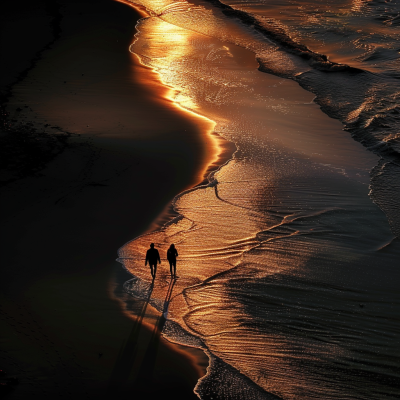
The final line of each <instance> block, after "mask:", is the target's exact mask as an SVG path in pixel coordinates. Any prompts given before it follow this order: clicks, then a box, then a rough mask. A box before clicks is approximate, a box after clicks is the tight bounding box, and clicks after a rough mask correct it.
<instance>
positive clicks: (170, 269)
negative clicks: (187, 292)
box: [169, 261, 172, 276]
mask: <svg viewBox="0 0 400 400" xmlns="http://www.w3.org/2000/svg"><path fill="white" fill-rule="evenodd" d="M169 272H171V276H172V261H170V262H169Z"/></svg>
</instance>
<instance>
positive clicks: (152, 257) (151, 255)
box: [144, 243, 161, 280]
mask: <svg viewBox="0 0 400 400" xmlns="http://www.w3.org/2000/svg"><path fill="white" fill-rule="evenodd" d="M157 262H158V263H160V264H161V260H160V254H159V252H158V250H157V249H155V248H154V243H152V244H151V245H150V248H149V249H148V250H147V253H146V262H145V264H144V265H147V263H149V265H150V269H151V276H152V277H153V280H154V279H155V278H156V273H157Z"/></svg>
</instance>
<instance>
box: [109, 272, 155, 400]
mask: <svg viewBox="0 0 400 400" xmlns="http://www.w3.org/2000/svg"><path fill="white" fill-rule="evenodd" d="M153 289H154V278H153V281H152V282H151V284H150V286H149V289H148V294H147V298H146V299H145V301H144V303H143V305H142V308H141V310H140V312H139V314H138V316H137V318H136V320H135V322H134V323H133V326H132V330H131V332H130V334H129V336H128V339H127V340H126V342H125V343H124V344H123V345H122V346H121V349H120V352H119V355H118V358H117V361H116V363H115V366H114V368H113V371H112V373H111V377H110V381H109V385H108V392H109V393H110V395H111V394H113V395H115V393H116V392H118V390H122V389H123V387H124V385H125V383H126V382H127V380H128V378H129V375H130V373H131V371H132V367H133V364H134V362H135V358H136V355H137V352H138V339H139V334H140V328H141V327H142V322H143V318H144V316H145V315H146V310H147V306H148V305H149V302H150V299H151V295H152V293H153Z"/></svg>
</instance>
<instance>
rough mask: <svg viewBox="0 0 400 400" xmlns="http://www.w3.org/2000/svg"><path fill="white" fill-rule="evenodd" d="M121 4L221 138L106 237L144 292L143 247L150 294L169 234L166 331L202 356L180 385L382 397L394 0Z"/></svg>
mask: <svg viewBox="0 0 400 400" xmlns="http://www.w3.org/2000/svg"><path fill="white" fill-rule="evenodd" d="M134 4H138V5H142V6H144V7H145V8H146V9H147V10H148V13H149V15H150V17H148V18H144V19H142V20H141V21H140V22H139V24H138V27H137V29H138V33H137V35H136V41H135V43H134V44H133V45H132V46H131V51H132V52H133V53H135V54H137V55H138V57H139V58H140V60H141V62H142V63H143V64H145V65H147V66H149V67H151V68H153V69H155V70H156V71H157V72H158V73H159V74H160V77H161V79H162V80H163V82H164V83H165V84H167V85H169V86H171V87H172V88H174V89H175V90H176V96H175V101H176V102H178V103H179V104H180V105H181V106H182V107H184V108H186V109H188V110H191V111H193V112H196V113H198V114H200V115H203V116H205V117H207V118H208V119H210V120H212V121H214V122H215V123H216V125H215V132H216V133H217V134H219V135H220V136H222V137H223V138H225V139H227V140H229V141H231V142H233V143H234V144H235V145H236V148H237V151H236V152H235V154H234V155H233V156H232V159H231V160H230V161H229V162H227V163H226V164H225V165H223V166H222V167H220V168H219V169H218V170H217V171H215V172H214V173H212V174H211V175H210V176H209V183H208V185H203V186H199V187H196V188H194V189H192V190H188V191H186V192H184V193H181V194H179V195H177V197H176V198H175V200H174V208H175V210H176V211H177V213H178V214H179V216H178V217H177V218H175V219H174V220H172V221H171V222H169V223H168V224H167V225H165V226H164V227H163V229H161V230H159V231H157V232H153V233H151V234H146V235H143V236H141V237H139V238H136V239H134V240H132V241H131V242H129V243H127V244H126V245H124V246H123V247H122V248H121V249H120V250H119V257H120V258H119V259H120V261H121V262H122V263H123V264H124V266H125V267H126V268H127V269H128V270H129V271H130V272H131V273H132V274H133V275H134V276H135V278H134V279H133V280H132V281H131V282H129V283H127V285H126V288H127V290H128V291H130V292H131V293H132V294H134V295H135V296H139V297H143V298H145V296H146V294H147V292H148V288H149V286H150V278H151V276H150V273H149V269H148V267H145V265H144V255H145V253H146V250H147V249H148V247H149V244H150V243H151V242H154V243H155V244H156V247H158V248H159V250H160V254H161V257H162V258H163V259H164V260H163V261H164V262H163V263H162V264H161V267H160V268H159V272H158V276H157V280H156V284H155V287H154V289H153V293H152V302H153V305H155V306H156V307H158V308H159V309H160V310H162V308H163V303H164V298H165V293H166V291H167V288H168V285H169V280H170V277H169V268H168V266H167V265H166V264H167V262H166V260H165V255H166V250H167V248H168V247H169V245H170V244H171V243H174V244H175V246H176V247H177V249H178V252H179V257H178V264H177V271H178V275H179V278H178V279H177V282H176V284H175V286H174V293H173V295H172V298H171V301H170V303H169V308H168V315H167V318H168V320H167V323H166V325H165V328H164V335H165V336H166V337H167V338H168V339H169V340H172V341H176V342H179V343H184V344H188V345H192V346H199V347H201V348H203V349H205V351H207V353H208V354H209V356H210V367H209V370H208V374H207V376H206V377H204V378H203V379H202V380H201V381H200V382H199V384H198V385H197V387H196V389H195V390H196V393H197V394H198V395H199V397H201V398H202V399H210V398H214V399H216V398H220V399H259V398H260V399H261V398H266V399H268V398H282V399H341V400H343V399H395V398H398V397H399V396H400V360H399V354H400V343H399V342H400V336H399V332H400V321H399V317H398V316H399V311H400V294H399V290H398V287H399V282H400V272H399V265H398V264H399V262H398V260H399V256H400V242H399V240H398V238H397V237H396V235H398V234H399V226H400V225H399V218H400V213H399V210H400V207H399V198H400V197H399V194H400V183H399V182H400V169H399V154H398V152H399V143H398V140H399V139H398V128H399V123H398V121H399V115H400V114H399V113H400V109H399V104H398V96H399V93H400V90H399V89H400V85H399V81H398V77H399V75H398V73H399V68H398V58H399V48H400V42H399V40H400V36H399V29H400V28H399V25H398V21H399V15H400V5H399V4H398V2H396V1H392V2H389V1H388V2H376V1H353V2H350V1H323V2H313V1H307V2H305V1H287V2H285V1H284V2H267V1H252V2H241V1H231V2H229V4H228V2H226V3H225V4H223V3H220V2H218V1H201V0H200V1H197V0H196V1H195V2H186V1H179V2H173V1H163V0H161V1H151V0H143V1H141V0H138V1H135V2H134ZM305 89H306V90H305ZM333 118H334V119H333ZM360 142H361V143H360ZM164 311H165V310H164Z"/></svg>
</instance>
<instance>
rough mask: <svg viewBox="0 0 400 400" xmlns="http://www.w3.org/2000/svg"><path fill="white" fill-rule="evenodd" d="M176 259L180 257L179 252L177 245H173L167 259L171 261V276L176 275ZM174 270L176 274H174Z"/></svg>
mask: <svg viewBox="0 0 400 400" xmlns="http://www.w3.org/2000/svg"><path fill="white" fill-rule="evenodd" d="M176 257H178V252H177V251H176V248H175V245H173V244H171V246H169V249H168V251H167V259H168V261H169V270H170V271H171V276H175V275H176ZM172 270H173V271H174V273H172Z"/></svg>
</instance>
